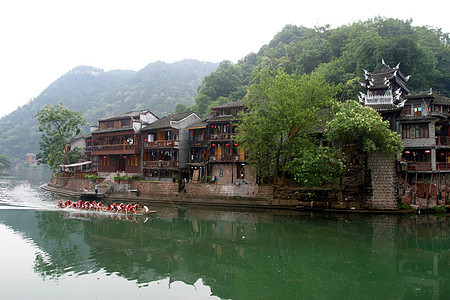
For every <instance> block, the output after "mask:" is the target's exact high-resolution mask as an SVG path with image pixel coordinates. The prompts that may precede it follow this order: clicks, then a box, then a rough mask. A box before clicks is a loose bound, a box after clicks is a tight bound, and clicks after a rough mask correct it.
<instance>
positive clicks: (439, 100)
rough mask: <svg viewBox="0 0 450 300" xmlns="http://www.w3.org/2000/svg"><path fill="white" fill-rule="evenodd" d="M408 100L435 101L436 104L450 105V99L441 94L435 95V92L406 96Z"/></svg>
mask: <svg viewBox="0 0 450 300" xmlns="http://www.w3.org/2000/svg"><path fill="white" fill-rule="evenodd" d="M405 98H406V99H408V100H409V99H411V100H413V99H434V101H433V103H434V104H440V105H450V98H447V97H445V96H443V95H439V94H433V92H432V91H431V92H424V93H416V94H409V95H407V96H405Z"/></svg>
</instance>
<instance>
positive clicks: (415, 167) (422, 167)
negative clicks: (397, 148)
mask: <svg viewBox="0 0 450 300" xmlns="http://www.w3.org/2000/svg"><path fill="white" fill-rule="evenodd" d="M408 171H431V162H415V163H410V164H408Z"/></svg>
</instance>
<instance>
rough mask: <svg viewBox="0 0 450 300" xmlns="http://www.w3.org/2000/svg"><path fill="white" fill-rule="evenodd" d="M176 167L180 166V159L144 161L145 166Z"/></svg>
mask: <svg viewBox="0 0 450 300" xmlns="http://www.w3.org/2000/svg"><path fill="white" fill-rule="evenodd" d="M161 166H162V167H163V168H176V167H178V161H171V160H157V161H144V168H157V169H159V168H161Z"/></svg>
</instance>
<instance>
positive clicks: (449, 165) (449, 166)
mask: <svg viewBox="0 0 450 300" xmlns="http://www.w3.org/2000/svg"><path fill="white" fill-rule="evenodd" d="M436 169H437V170H438V171H444V170H450V163H448V162H438V163H436Z"/></svg>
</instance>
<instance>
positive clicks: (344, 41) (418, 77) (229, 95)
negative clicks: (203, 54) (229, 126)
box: [176, 18, 450, 115]
mask: <svg viewBox="0 0 450 300" xmlns="http://www.w3.org/2000/svg"><path fill="white" fill-rule="evenodd" d="M430 21H431V20H430ZM382 59H384V60H385V61H386V63H387V64H389V65H391V66H392V67H395V66H396V65H397V64H398V63H400V70H401V72H402V73H403V74H404V75H405V76H407V75H411V79H410V80H409V81H408V88H410V89H411V90H412V91H414V92H420V91H427V90H429V89H430V88H433V92H437V93H441V94H444V95H446V96H450V39H449V34H448V33H443V32H442V30H440V29H436V28H432V27H427V26H420V27H417V26H412V20H407V21H403V20H398V19H385V18H375V19H370V20H367V21H360V22H356V23H353V24H350V25H344V26H340V27H337V28H330V27H328V26H323V27H316V28H307V27H303V26H295V25H287V26H285V27H284V28H283V29H282V30H281V31H280V32H279V33H278V34H276V35H275V37H274V38H273V39H272V40H271V41H270V42H269V43H268V44H267V45H264V46H262V47H261V49H260V50H259V51H258V52H257V53H250V54H248V55H247V56H246V57H245V58H244V59H242V60H240V61H239V62H238V63H237V64H231V63H230V62H227V61H225V62H222V63H221V64H220V65H219V67H218V68H217V70H216V71H215V72H213V73H211V74H210V75H208V76H206V77H205V79H204V81H203V82H202V84H201V85H200V88H199V94H198V96H197V98H196V100H195V105H194V106H192V107H186V106H183V105H178V106H177V108H176V110H177V112H183V111H184V110H191V109H194V110H195V111H197V113H199V114H200V115H204V114H207V113H208V112H209V107H211V106H215V105H220V104H224V103H227V102H231V101H236V100H240V99H241V98H242V97H244V95H245V93H246V92H247V87H248V86H249V85H250V84H251V83H252V82H253V81H252V80H253V74H254V72H255V71H258V70H260V69H262V68H272V69H275V68H278V67H281V68H283V69H284V70H285V71H286V72H287V73H290V74H297V75H302V74H308V73H311V72H319V73H322V74H323V75H324V76H325V78H326V79H327V81H328V82H330V83H333V84H336V85H340V86H341V87H342V89H341V92H340V94H339V95H338V96H339V97H340V98H341V99H350V98H351V99H357V94H358V92H359V91H361V86H360V85H359V83H358V81H364V73H363V72H364V69H366V70H368V71H374V70H375V69H376V68H377V67H378V66H379V65H380V64H381V60H382Z"/></svg>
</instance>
